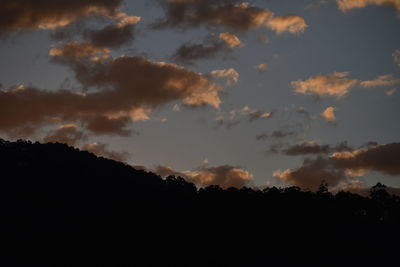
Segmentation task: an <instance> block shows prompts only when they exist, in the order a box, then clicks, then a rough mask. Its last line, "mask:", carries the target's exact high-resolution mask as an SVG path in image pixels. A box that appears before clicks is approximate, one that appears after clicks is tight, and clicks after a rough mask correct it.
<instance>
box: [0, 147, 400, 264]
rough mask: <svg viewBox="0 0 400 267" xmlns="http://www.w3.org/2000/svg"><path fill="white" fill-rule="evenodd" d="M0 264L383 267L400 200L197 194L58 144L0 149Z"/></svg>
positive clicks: (378, 195)
mask: <svg viewBox="0 0 400 267" xmlns="http://www.w3.org/2000/svg"><path fill="white" fill-rule="evenodd" d="M0 162H1V165H0V167H1V172H0V234H1V240H2V243H3V245H4V247H5V249H3V250H2V255H1V257H0V261H1V262H2V263H4V266H13V265H23V266H26V265H35V264H36V265H37V266H43V265H52V266H55V265H56V266H60V265H61V266H65V265H68V266H69V265H71V266H76V265H87V266H91V265H102V264H103V265H105V266H114V265H117V264H125V265H128V266H169V265H174V266H176V265H183V266H288V265H289V266H368V265H370V264H379V266H387V265H385V264H388V263H389V262H390V261H391V260H392V259H394V256H396V249H397V246H392V245H391V241H397V240H398V238H399V236H400V235H399V229H398V225H399V222H400V198H399V197H396V196H391V195H389V194H388V193H387V192H386V191H385V188H384V186H382V185H377V186H375V187H374V188H373V189H372V191H371V196H370V197H369V198H366V197H361V196H359V195H355V194H351V193H347V192H340V193H338V194H337V195H331V194H330V193H329V192H327V191H326V188H324V187H323V186H321V189H320V190H319V191H318V192H303V191H301V190H300V189H299V188H296V187H290V188H285V189H278V188H267V189H265V190H262V191H260V190H253V189H250V188H242V189H236V188H229V189H226V190H222V189H221V188H219V187H218V186H210V187H207V188H204V189H200V190H197V189H196V187H195V186H194V185H193V184H191V183H188V182H186V181H184V180H183V179H182V178H177V177H168V178H167V179H161V178H160V177H159V176H157V175H155V174H153V173H149V172H145V171H139V170H136V169H134V168H133V167H131V166H128V165H125V164H123V163H120V162H116V161H112V160H108V159H105V158H101V157H100V158H99V157H96V156H95V155H93V154H91V153H89V152H85V151H79V150H78V149H75V148H73V147H69V146H67V145H64V144H59V143H49V144H40V143H31V142H27V141H17V142H7V141H4V140H0Z"/></svg>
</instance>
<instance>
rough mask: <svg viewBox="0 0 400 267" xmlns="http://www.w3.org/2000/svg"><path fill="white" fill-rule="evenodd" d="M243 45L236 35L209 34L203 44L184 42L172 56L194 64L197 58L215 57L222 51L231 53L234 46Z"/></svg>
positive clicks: (180, 60)
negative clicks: (217, 36)
mask: <svg viewBox="0 0 400 267" xmlns="http://www.w3.org/2000/svg"><path fill="white" fill-rule="evenodd" d="M235 38H236V39H237V40H236V39H235ZM237 41H238V42H239V43H240V44H238V43H237ZM242 46H243V45H242V44H241V42H240V40H239V39H238V38H237V37H236V36H235V35H231V34H228V33H221V34H220V35H219V39H217V38H216V37H215V36H207V37H206V38H205V40H204V41H203V43H202V44H193V43H192V42H187V43H184V44H183V45H181V46H180V47H179V48H178V49H177V50H176V51H175V52H174V54H173V55H172V57H171V58H172V59H173V60H174V61H176V62H180V63H185V64H193V61H195V60H201V59H207V58H213V57H215V56H217V55H219V54H221V53H224V54H227V53H231V52H232V51H233V49H234V48H238V47H242Z"/></svg>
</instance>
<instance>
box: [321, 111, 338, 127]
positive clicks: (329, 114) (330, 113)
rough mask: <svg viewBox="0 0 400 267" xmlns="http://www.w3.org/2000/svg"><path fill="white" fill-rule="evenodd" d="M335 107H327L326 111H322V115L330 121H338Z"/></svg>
mask: <svg viewBox="0 0 400 267" xmlns="http://www.w3.org/2000/svg"><path fill="white" fill-rule="evenodd" d="M335 110H336V108H335V107H327V108H326V109H325V110H324V112H322V113H321V116H322V117H323V118H324V119H325V120H326V121H327V122H329V123H334V122H336V115H335Z"/></svg>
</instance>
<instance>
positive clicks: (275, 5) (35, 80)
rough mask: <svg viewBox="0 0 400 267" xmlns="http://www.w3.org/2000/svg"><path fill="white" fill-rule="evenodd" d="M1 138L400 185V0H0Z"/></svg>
mask: <svg viewBox="0 0 400 267" xmlns="http://www.w3.org/2000/svg"><path fill="white" fill-rule="evenodd" d="M0 49H1V50H0V51H1V52H0V53H1V61H0V69H1V71H0V137H1V138H4V139H8V140H15V139H30V140H34V141H40V142H56V141H58V142H64V143H67V144H69V145H72V146H75V147H78V148H81V149H84V150H89V151H91V152H93V153H96V154H98V155H101V156H104V157H108V158H113V159H116V160H121V161H124V162H126V163H127V164H130V165H132V166H137V167H140V168H145V169H147V170H151V171H155V172H157V173H158V174H160V175H161V176H166V175H169V174H175V175H181V176H183V177H184V178H186V179H187V180H188V181H191V182H194V183H195V184H197V185H198V186H207V185H210V184H219V185H221V186H222V187H224V188H226V187H229V186H236V187H242V186H259V187H263V186H266V185H268V186H270V185H276V186H290V185H295V186H299V187H301V188H303V189H317V188H318V186H319V185H320V184H321V182H322V181H325V182H326V183H328V185H329V187H330V189H331V190H333V191H335V190H340V189H349V190H358V189H362V188H365V187H369V186H371V185H374V184H376V183H377V182H378V181H379V182H382V183H384V184H386V185H387V186H390V187H400V177H399V176H400V143H399V141H400V140H399V137H400V123H399V122H400V119H399V115H400V0H254V1H248V2H242V1H236V0H134V1H133V0H132V1H128V0H125V1H123V0H86V1H85V0H79V1H76V0H57V1H50V0H37V1H33V0H0Z"/></svg>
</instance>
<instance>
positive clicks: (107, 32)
mask: <svg viewBox="0 0 400 267" xmlns="http://www.w3.org/2000/svg"><path fill="white" fill-rule="evenodd" d="M140 20H141V18H140V17H136V16H123V17H121V18H119V22H118V23H116V24H110V25H108V26H106V27H104V28H102V29H100V30H85V31H84V33H83V35H84V37H85V39H86V40H88V41H89V42H90V43H91V44H92V45H93V46H96V47H109V48H118V47H120V46H121V45H123V44H126V43H129V42H130V41H131V40H132V39H133V37H134V31H135V27H136V24H137V23H139V21H140Z"/></svg>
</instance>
